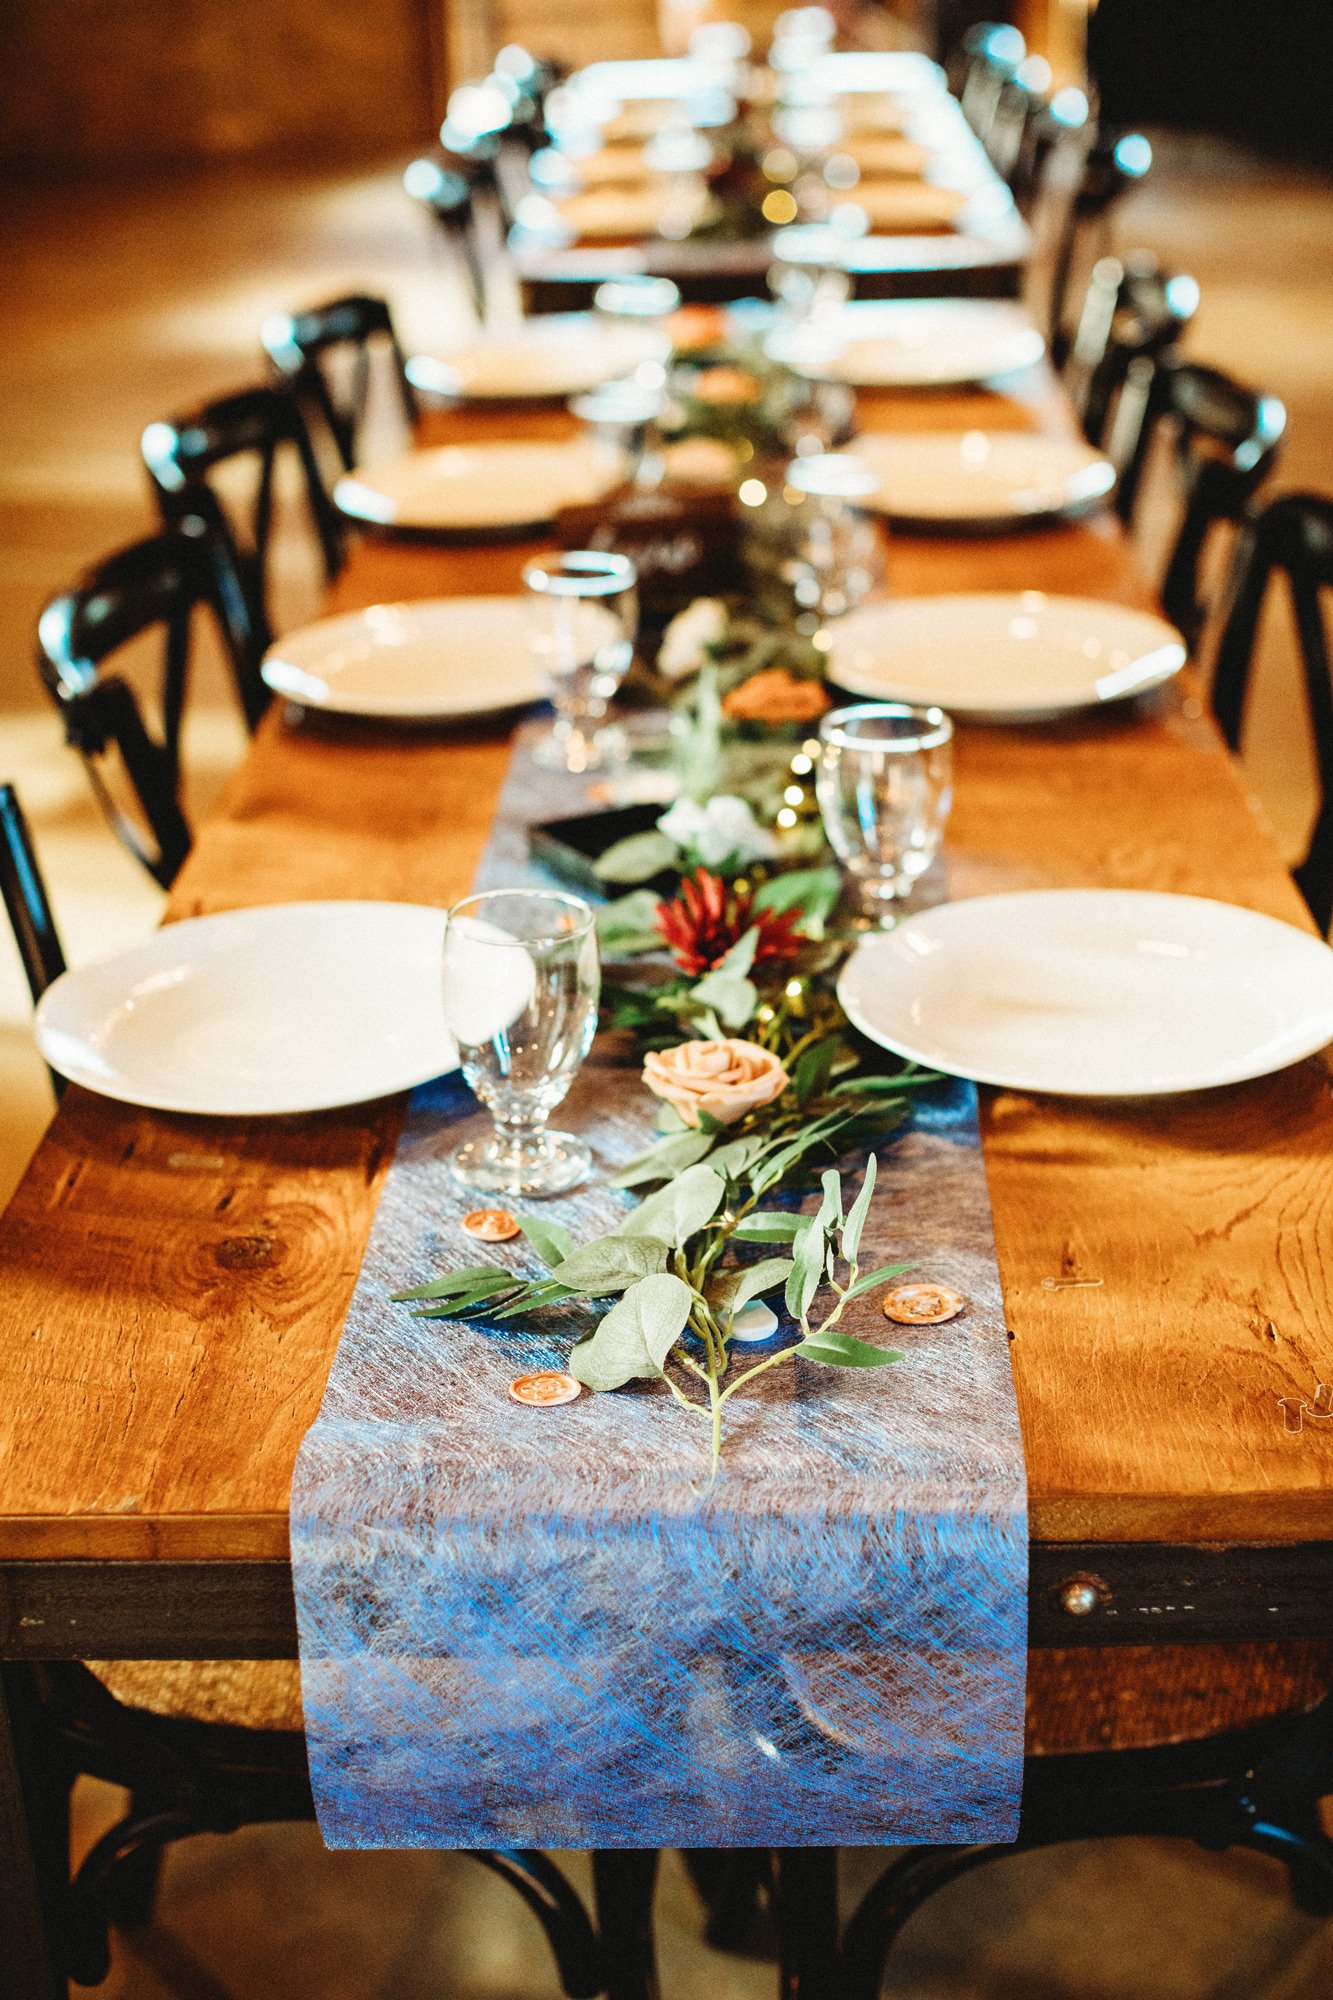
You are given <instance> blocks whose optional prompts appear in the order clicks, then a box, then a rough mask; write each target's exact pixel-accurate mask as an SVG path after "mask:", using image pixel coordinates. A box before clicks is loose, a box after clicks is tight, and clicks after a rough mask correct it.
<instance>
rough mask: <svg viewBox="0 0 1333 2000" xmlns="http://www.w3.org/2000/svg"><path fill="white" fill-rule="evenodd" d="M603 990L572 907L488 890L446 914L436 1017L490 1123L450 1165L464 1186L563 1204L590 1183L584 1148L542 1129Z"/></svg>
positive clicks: (586, 915) (580, 917) (582, 914)
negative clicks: (570, 1191) (565, 1196)
mask: <svg viewBox="0 0 1333 2000" xmlns="http://www.w3.org/2000/svg"><path fill="white" fill-rule="evenodd" d="M600 986H601V971H600V962H599V959H598V954H597V932H596V929H595V927H594V923H593V913H592V911H591V910H590V909H589V907H588V905H587V904H586V903H584V902H581V901H580V899H579V898H578V897H577V896H563V895H560V894H557V893H556V892H554V891H546V890H530V889H495V890H492V891H490V892H489V893H487V894H484V895H479V896H465V897H464V898H463V900H462V902H461V903H455V904H454V906H453V908H452V909H451V910H450V911H449V913H448V916H447V917H446V919H445V929H444V1018H445V1022H446V1024H447V1026H448V1028H449V1031H450V1033H451V1034H452V1035H453V1038H454V1040H455V1041H456V1042H457V1044H458V1053H459V1058H460V1060H461V1062H462V1067H463V1075H464V1077H465V1078H466V1080H467V1082H468V1084H469V1086H470V1087H471V1089H472V1090H474V1091H475V1092H476V1094H477V1096H478V1097H479V1098H480V1099H481V1101H482V1103H483V1104H485V1105H487V1106H488V1107H489V1109H490V1111H491V1114H492V1116H493V1117H494V1119H495V1129H494V1131H492V1132H491V1133H489V1134H488V1135H487V1136H486V1137H485V1138H484V1139H470V1140H468V1141H467V1143H466V1144H465V1145H462V1146H459V1147H458V1148H457V1149H456V1151H455V1152H454V1153H453V1154H452V1156H451V1158H450V1162H449V1164H450V1167H451V1168H452V1170H453V1173H454V1175H455V1177H456V1178H457V1179H458V1180H460V1181H462V1182H463V1184H464V1186H466V1187H474V1188H483V1189H485V1190H486V1191H487V1192H489V1193H495V1194H509V1195H520V1194H527V1195H541V1194H560V1193H561V1192H563V1190H564V1189H565V1188H571V1187H575V1186H577V1184H578V1183H579V1182H580V1181H583V1180H586V1179H587V1177H588V1174H589V1172H590V1170H591V1166H592V1155H591V1154H590V1152H589V1150H588V1148H587V1146H586V1145H585V1144H584V1143H583V1141H582V1140H581V1139H576V1138H574V1137H572V1136H571V1134H569V1133H568V1132H550V1131H548V1130H547V1129H546V1121H547V1119H548V1118H549V1117H550V1115H551V1113H552V1111H554V1109H555V1107H556V1105H557V1104H559V1103H560V1102H561V1101H562V1099H563V1098H564V1096H565V1093H566V1092H567V1091H568V1089H569V1086H570V1084H571V1083H572V1082H573V1081H574V1077H575V1074H576V1073H577V1071H578V1068H579V1065H580V1064H581V1063H582V1061H583V1058H584V1057H585V1056H586V1055H587V1053H588V1050H589V1048H590V1046H591V1044H592V1038H593V1031H594V1029H595V1028H596V1026H597V998H598V993H599V991H600Z"/></svg>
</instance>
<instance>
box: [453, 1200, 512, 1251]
mask: <svg viewBox="0 0 1333 2000" xmlns="http://www.w3.org/2000/svg"><path fill="white" fill-rule="evenodd" d="M463 1227H464V1229H466V1231H467V1233H468V1235H469V1236H478V1237H480V1238H481V1241H482V1242H483V1243H508V1241H509V1239H510V1237H511V1236H517V1235H519V1234H520V1231H519V1226H518V1219H517V1217H516V1216H512V1215H511V1214H510V1213H509V1210H508V1209H507V1208H474V1209H473V1211H472V1213H471V1214H470V1215H465V1216H464V1217H463Z"/></svg>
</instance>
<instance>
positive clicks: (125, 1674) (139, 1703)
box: [84, 1660, 304, 1732]
mask: <svg viewBox="0 0 1333 2000" xmlns="http://www.w3.org/2000/svg"><path fill="white" fill-rule="evenodd" d="M84 1664H85V1665H86V1666H87V1668H88V1669H89V1671H90V1672H91V1673H94V1674H96V1676H97V1678H98V1680H99V1681H100V1682H101V1683H102V1686H103V1687H104V1688H105V1689H106V1690H107V1692H108V1693H109V1694H113V1695H114V1696H115V1698H116V1700H117V1701H119V1702H123V1703H124V1705H125V1707H126V1708H137V1709H141V1710H145V1711H146V1712H147V1713H148V1714H149V1715H169V1716H171V1717H173V1718H174V1719H175V1720H177V1721H182V1722H217V1723H223V1724H226V1725H229V1726H230V1727H232V1728H240V1729H283V1730H291V1731H293V1732H296V1731H299V1730H300V1729H301V1728H302V1727H303V1722H304V1718H303V1716H302V1712H301V1670H300V1668H299V1667H298V1665H297V1663H296V1661H295V1660H87V1661H85V1663H84Z"/></svg>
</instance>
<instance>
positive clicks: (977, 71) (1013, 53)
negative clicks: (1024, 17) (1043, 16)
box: [959, 21, 1027, 145]
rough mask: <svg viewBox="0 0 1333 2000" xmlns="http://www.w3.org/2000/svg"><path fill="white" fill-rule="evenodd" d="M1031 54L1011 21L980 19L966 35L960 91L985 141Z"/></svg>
mask: <svg viewBox="0 0 1333 2000" xmlns="http://www.w3.org/2000/svg"><path fill="white" fill-rule="evenodd" d="M1026 55H1027V44H1026V42H1025V41H1024V40H1023V37H1022V35H1021V34H1020V33H1019V31H1018V29H1017V28H1015V27H1013V26H1012V25H1011V24H1010V23H1009V22H1007V21H979V22H978V23H977V25H976V27H974V28H969V29H968V31H967V34H966V35H965V36H964V38H963V78H962V85H961V89H960V91H959V99H960V102H961V103H962V107H963V114H964V116H965V117H966V119H967V122H968V124H969V125H970V126H971V127H972V130H973V131H974V132H975V133H976V135H977V137H978V138H979V139H980V140H981V142H982V144H983V145H985V144H986V143H987V142H988V140H989V138H990V133H991V126H992V123H993V121H994V118H995V114H996V112H997V110H998V109H999V104H1000V96H1001V93H1002V92H1003V90H1004V87H1005V85H1006V83H1008V82H1009V80H1010V78H1011V77H1012V76H1013V75H1014V72H1015V71H1016V70H1017V68H1018V66H1019V64H1020V63H1021V62H1022V61H1023V59H1024V57H1025V56H1026Z"/></svg>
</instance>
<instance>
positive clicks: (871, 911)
mask: <svg viewBox="0 0 1333 2000" xmlns="http://www.w3.org/2000/svg"><path fill="white" fill-rule="evenodd" d="M819 745H820V749H819V763H818V765H817V767H816V776H815V795H816V797H817V798H818V800H819V810H820V815H821V817H822V819H823V822H824V831H825V833H826V834H827V836H828V841H829V845H830V847H831V848H832V849H833V851H834V853H835V854H836V855H837V857H838V859H839V861H840V862H841V863H842V866H843V869H844V870H845V872H846V874H847V876H848V878H849V880H850V883H851V886H852V888H853V890H854V891H855V893H856V895H857V897H858V899H859V901H860V905H861V912H862V918H863V921H865V922H868V923H870V924H872V925H886V924H891V923H892V922H893V921H894V919H895V917H896V915H897V913H898V912H897V905H898V904H899V903H900V902H901V900H902V898H903V897H905V896H907V895H910V893H911V891H912V888H913V886H914V885H915V883H916V882H917V881H918V880H919V878H920V877H921V876H922V875H924V874H925V872H926V870H927V868H929V866H930V864H931V862H932V861H933V860H934V859H935V856H936V855H937V854H938V853H939V850H940V842H941V841H942V840H943V838H944V827H945V822H946V821H947V819H948V817H949V809H950V807H951V806H952V804H953V749H952V745H953V724H952V723H951V722H950V720H949V718H948V716H947V715H946V714H945V713H944V710H943V709H942V708H909V707H908V706H907V704H906V703H905V702H897V701H869V702H863V703H860V704H858V705H857V706H856V707H855V708H838V709H834V711H833V713H832V714H831V715H826V716H825V717H824V720H823V721H822V722H821V723H820V725H819Z"/></svg>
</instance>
